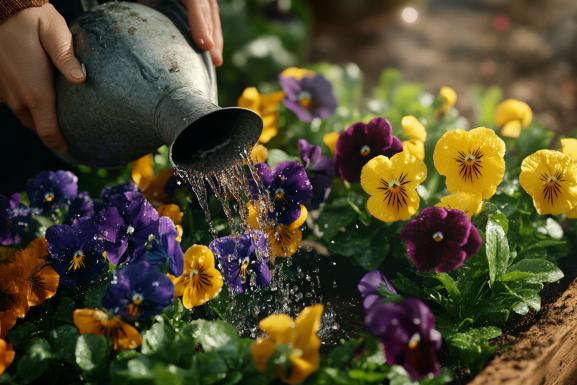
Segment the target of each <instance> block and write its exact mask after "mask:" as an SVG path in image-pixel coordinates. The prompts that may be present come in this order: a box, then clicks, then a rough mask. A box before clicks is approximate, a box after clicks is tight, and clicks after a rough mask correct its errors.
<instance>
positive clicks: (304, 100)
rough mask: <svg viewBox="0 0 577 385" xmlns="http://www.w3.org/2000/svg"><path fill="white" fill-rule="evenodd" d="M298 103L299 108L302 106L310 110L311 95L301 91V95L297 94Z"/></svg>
mask: <svg viewBox="0 0 577 385" xmlns="http://www.w3.org/2000/svg"><path fill="white" fill-rule="evenodd" d="M299 102H300V104H301V106H303V107H304V108H306V109H307V110H310V109H311V107H312V104H313V103H312V95H311V93H310V92H308V91H301V93H300V94H299Z"/></svg>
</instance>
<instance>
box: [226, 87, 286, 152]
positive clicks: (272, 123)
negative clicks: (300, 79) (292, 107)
mask: <svg viewBox="0 0 577 385" xmlns="http://www.w3.org/2000/svg"><path fill="white" fill-rule="evenodd" d="M284 97H285V93H284V92H283V91H277V92H273V93H271V94H268V95H261V94H260V93H259V92H258V90H257V89H256V87H248V88H246V89H245V90H244V92H243V93H242V95H241V96H240V98H238V103H237V105H238V107H242V108H247V109H249V110H252V111H254V112H256V113H257V114H258V116H260V117H261V119H262V123H263V127H262V133H261V134H260V138H259V139H258V141H259V142H260V143H268V141H269V140H271V139H272V138H274V137H275V136H276V135H277V134H278V123H277V119H278V114H277V112H276V111H277V110H278V106H279V104H280V102H281V101H282V100H283V98H284ZM261 162H263V160H261Z"/></svg>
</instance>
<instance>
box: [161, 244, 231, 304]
mask: <svg viewBox="0 0 577 385" xmlns="http://www.w3.org/2000/svg"><path fill="white" fill-rule="evenodd" d="M168 277H169V278H170V279H171V280H172V283H173V284H174V297H182V304H183V305H184V307H185V308H187V309H192V308H193V307H195V306H200V305H202V304H203V303H205V302H207V301H210V300H211V299H213V298H214V297H216V296H217V295H218V293H219V292H220V288H221V287H222V275H221V274H220V271H218V270H216V269H215V268H214V254H213V253H212V251H210V249H209V248H208V247H206V246H202V245H192V246H191V247H190V248H189V249H188V250H186V253H185V254H184V273H183V274H182V275H181V276H180V277H175V276H173V275H170V274H168Z"/></svg>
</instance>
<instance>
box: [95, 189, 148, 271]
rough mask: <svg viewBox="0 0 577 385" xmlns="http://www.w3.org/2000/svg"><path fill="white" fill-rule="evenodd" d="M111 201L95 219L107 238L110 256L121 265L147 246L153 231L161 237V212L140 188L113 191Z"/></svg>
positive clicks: (113, 262)
mask: <svg viewBox="0 0 577 385" xmlns="http://www.w3.org/2000/svg"><path fill="white" fill-rule="evenodd" d="M109 204H110V207H105V208H103V209H102V210H101V211H100V212H99V213H98V215H97V216H96V219H95V222H96V226H98V228H99V229H100V232H101V236H102V238H103V239H104V240H105V242H104V249H105V250H106V256H107V257H108V260H109V261H110V263H112V264H113V265H118V264H119V263H124V262H126V261H128V260H129V258H130V257H131V256H132V254H134V251H135V250H136V249H137V248H139V247H141V246H144V244H145V243H146V242H148V238H149V236H150V235H154V236H155V237H158V212H157V211H156V210H155V209H154V207H152V206H151V205H150V203H148V201H147V200H146V199H145V198H144V196H142V194H141V193H138V192H125V193H124V194H116V195H113V196H111V197H110V198H109Z"/></svg>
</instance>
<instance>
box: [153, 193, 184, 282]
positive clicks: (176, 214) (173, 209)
mask: <svg viewBox="0 0 577 385" xmlns="http://www.w3.org/2000/svg"><path fill="white" fill-rule="evenodd" d="M156 211H158V216H159V217H169V218H170V219H172V222H173V223H174V227H175V228H176V232H177V236H176V240H177V241H178V242H180V241H182V234H183V233H184V231H183V229H182V226H181V225H180V224H181V223H182V217H183V216H184V213H183V212H181V211H180V207H178V206H177V205H173V204H169V205H164V206H160V207H159V208H158V209H157V210H156ZM179 275H180V274H179Z"/></svg>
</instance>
